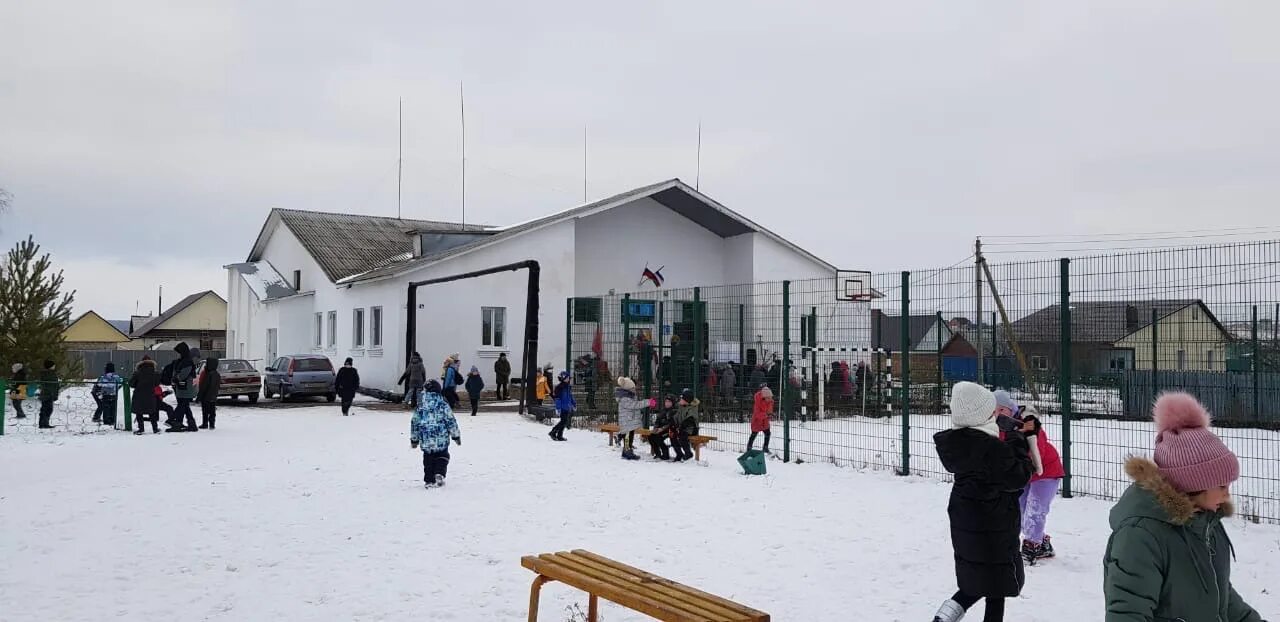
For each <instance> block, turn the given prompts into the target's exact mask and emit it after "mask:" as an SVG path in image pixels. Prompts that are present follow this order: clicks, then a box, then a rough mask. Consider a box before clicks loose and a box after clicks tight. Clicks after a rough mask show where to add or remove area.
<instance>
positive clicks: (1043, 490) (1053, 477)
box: [1018, 406, 1066, 563]
mask: <svg viewBox="0 0 1280 622" xmlns="http://www.w3.org/2000/svg"><path fill="white" fill-rule="evenodd" d="M1039 415H1040V413H1038V412H1037V411H1036V409H1035V407H1030V406H1029V407H1027V410H1026V412H1025V413H1024V414H1023V417H1022V433H1023V434H1025V435H1027V437H1028V438H1027V441H1028V442H1029V443H1030V445H1031V464H1032V466H1033V467H1034V469H1035V474H1034V475H1032V476H1031V483H1029V484H1027V488H1026V490H1024V491H1023V492H1022V498H1021V499H1019V500H1018V507H1019V508H1021V509H1022V538H1023V540H1022V557H1023V558H1024V559H1026V560H1027V561H1028V562H1031V563H1035V562H1036V560H1040V559H1049V558H1051V557H1053V556H1054V552H1053V543H1052V542H1051V540H1050V538H1049V534H1047V533H1045V531H1044V527H1045V519H1046V518H1047V517H1048V516H1049V507H1050V505H1052V504H1053V498H1054V497H1056V496H1057V495H1058V485H1059V484H1060V483H1061V482H1062V478H1063V477H1066V471H1065V470H1063V468H1062V458H1061V456H1059V455H1058V449H1057V448H1056V447H1054V446H1053V443H1050V442H1049V433H1048V432H1047V431H1046V430H1045V429H1044V424H1043V423H1041V422H1040V416H1039Z"/></svg>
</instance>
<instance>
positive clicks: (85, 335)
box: [62, 313, 122, 350]
mask: <svg viewBox="0 0 1280 622" xmlns="http://www.w3.org/2000/svg"><path fill="white" fill-rule="evenodd" d="M62 339H63V341H64V342H66V343H68V344H76V345H77V346H81V347H77V348H73V349H86V350H91V349H94V348H103V349H111V350H114V349H115V347H116V343H118V342H120V341H122V337H121V334H120V331H118V330H116V329H115V327H114V326H112V325H110V324H108V323H107V322H106V320H103V319H102V318H101V317H98V315H97V314H95V313H86V314H85V315H83V316H81V317H80V318H79V319H78V320H76V321H75V322H73V323H72V324H71V325H70V326H68V327H67V329H66V330H65V331H63V332H62ZM68 347H71V346H70V345H68Z"/></svg>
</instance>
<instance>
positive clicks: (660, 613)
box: [520, 549, 769, 622]
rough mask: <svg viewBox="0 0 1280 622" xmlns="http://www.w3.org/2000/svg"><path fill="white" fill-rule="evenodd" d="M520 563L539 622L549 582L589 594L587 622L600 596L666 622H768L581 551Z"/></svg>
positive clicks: (593, 618)
mask: <svg viewBox="0 0 1280 622" xmlns="http://www.w3.org/2000/svg"><path fill="white" fill-rule="evenodd" d="M520 565H521V566H524V567H525V568H528V569H529V570H532V571H533V572H535V573H537V575H538V576H537V577H535V578H534V579H533V587H532V589H530V591H529V622H537V620H538V597H539V596H540V594H541V592H542V586H543V584H545V583H547V582H549V581H559V582H561V583H563V584H565V585H568V586H570V587H575V588H578V589H580V590H582V591H584V592H586V593H587V595H588V601H587V620H588V622H597V621H598V617H599V615H600V610H599V609H600V605H599V602H598V599H600V598H603V599H605V600H608V601H610V602H613V603H617V604H618V605H621V606H623V607H626V608H628V609H630V610H632V611H638V612H640V613H643V614H645V615H647V616H650V617H652V618H654V619H656V620H663V621H664V622H769V614H767V613H764V612H762V611H756V610H755V609H752V608H750V607H746V606H743V605H739V604H738V603H735V602H733V601H730V600H726V599H723V598H720V597H719V596H715V595H713V594H708V593H706V592H703V591H700V590H695V589H693V588H691V587H688V586H685V585H681V584H679V583H676V582H675V581H672V580H670V579H664V578H662V577H659V576H657V575H654V574H650V573H648V572H645V571H643V570H639V569H636V568H632V567H631V566H627V565H625V564H620V563H618V562H615V561H613V560H611V559H608V558H606V557H601V556H599V555H596V554H595V553H591V552H588V551H583V550H580V549H579V550H574V551H572V552H568V551H566V552H561V553H547V554H544V555H538V556H533V555H528V556H525V557H522V558H520Z"/></svg>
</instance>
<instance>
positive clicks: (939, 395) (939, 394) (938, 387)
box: [934, 311, 943, 413]
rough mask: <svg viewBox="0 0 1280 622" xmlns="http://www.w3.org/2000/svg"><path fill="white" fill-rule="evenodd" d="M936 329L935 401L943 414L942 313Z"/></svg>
mask: <svg viewBox="0 0 1280 622" xmlns="http://www.w3.org/2000/svg"><path fill="white" fill-rule="evenodd" d="M934 327H935V328H936V329H937V331H938V377H937V381H938V384H937V385H936V386H935V388H934V394H935V395H934V397H935V400H934V401H936V402H937V404H938V412H939V413H941V412H942V382H943V380H942V312H941V311H939V312H938V316H937V321H936V322H935V323H934Z"/></svg>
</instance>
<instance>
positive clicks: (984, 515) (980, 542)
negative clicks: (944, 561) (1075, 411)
mask: <svg viewBox="0 0 1280 622" xmlns="http://www.w3.org/2000/svg"><path fill="white" fill-rule="evenodd" d="M951 423H952V425H953V426H954V428H953V429H951V430H943V431H942V432H938V433H937V434H934V435H933V442H934V444H935V445H936V446H937V449H938V458H939V459H941V461H942V466H943V467H945V468H946V469H947V471H949V472H951V473H954V474H955V482H954V483H953V484H952V486H951V500H950V502H949V503H948V504H947V516H948V517H949V518H950V521H951V546H952V549H953V550H954V554H955V564H956V584H957V587H958V588H959V589H958V590H957V591H956V593H955V595H954V596H952V597H951V598H950V599H948V600H947V601H945V602H943V603H942V606H941V607H940V608H939V609H938V613H937V614H935V615H934V618H933V620H934V622H956V621H957V620H960V619H961V618H962V617H964V614H965V612H966V611H968V610H969V608H970V607H972V606H973V605H974V604H975V603H977V602H978V601H979V600H981V599H984V598H985V599H986V613H985V615H984V617H983V620H985V621H986V622H1000V621H1002V620H1004V600H1005V598H1009V597H1014V596H1017V595H1018V594H1019V593H1020V592H1021V591H1022V585H1023V582H1024V579H1025V576H1024V574H1023V568H1022V555H1021V553H1020V550H1019V542H1020V540H1021V539H1020V538H1019V537H1018V534H1019V530H1020V528H1021V513H1020V512H1019V510H1018V498H1019V497H1020V496H1021V495H1022V489H1023V488H1024V487H1026V485H1027V482H1028V481H1029V480H1030V479H1031V473H1032V466H1031V456H1030V449H1029V447H1028V445H1027V439H1026V437H1025V436H1023V435H1022V433H1021V432H1018V431H1016V430H1014V431H1010V432H1006V433H1005V435H1004V439H1003V440H1002V439H1001V438H1000V429H999V427H998V425H997V424H996V398H995V396H994V395H992V393H991V391H988V390H987V389H986V388H985V387H983V386H981V385H978V384H975V383H972V382H958V383H956V385H955V387H953V388H952V390H951Z"/></svg>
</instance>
